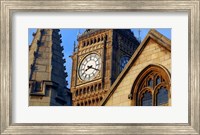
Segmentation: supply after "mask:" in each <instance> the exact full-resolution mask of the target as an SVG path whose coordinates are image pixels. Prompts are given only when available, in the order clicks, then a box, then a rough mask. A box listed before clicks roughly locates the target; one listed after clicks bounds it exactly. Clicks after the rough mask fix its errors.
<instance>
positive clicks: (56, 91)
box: [29, 29, 72, 106]
mask: <svg viewBox="0 0 200 135" xmlns="http://www.w3.org/2000/svg"><path fill="white" fill-rule="evenodd" d="M59 31H60V30H59V29H37V32H36V33H33V36H34V39H33V41H32V43H31V45H29V106H60V105H71V104H72V103H71V92H70V89H68V88H67V82H66V79H65V78H66V77H67V73H66V72H65V66H64V63H65V62H66V61H65V59H64V58H63V57H64V54H63V53H62V51H63V50H64V48H63V46H61V43H62V40H61V34H59Z"/></svg>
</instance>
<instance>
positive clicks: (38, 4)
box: [0, 0, 200, 134]
mask: <svg viewBox="0 0 200 135" xmlns="http://www.w3.org/2000/svg"><path fill="white" fill-rule="evenodd" d="M0 1H1V36H0V40H1V44H0V63H1V64H0V106H1V108H0V123H1V126H0V131H1V134H200V117H199V114H200V102H199V101H200V97H199V96H200V94H199V91H200V87H199V86H200V44H199V38H200V36H199V10H200V6H199V3H200V0H187V1H185V0H141V1H138V0H121V1H119V0H112V1H106V0H104V1H101V0H92V1H86V0H80V1H76V0H74V1H72V0H56V1H55V0H0ZM47 11H48V12H69V11H70V12H77V11H81V12H85V11H87V12H105V11H108V12H109V11H112V12H126V11H128V12H187V13H188V15H189V16H188V18H189V20H188V21H189V22H188V24H189V25H188V30H189V33H188V37H189V39H188V41H189V42H188V45H189V47H188V48H189V49H188V54H189V55H188V61H189V67H188V69H189V71H188V77H189V78H188V80H189V82H188V84H189V85H188V93H189V97H188V99H189V100H188V106H189V107H188V123H172V124H170V123H165V124H159V123H155V124H153V123H148V124H145V123H137V124H136V123H132V124H131V123H127V124H124V123H123V124H122V123H112V124H108V123H101V124H100V123H99V124H98V123H96V124H94V123H83V124H74V123H70V124H61V123H57V124H53V123H46V124H45V123H39V124H38V123H37V124H36V123H31V124H25V123H18V124H17V123H13V122H12V115H13V114H12V100H13V99H12V97H11V95H12V83H13V82H12V68H13V67H12V62H13V60H12V52H13V50H12V33H13V29H12V19H13V13H15V12H47Z"/></svg>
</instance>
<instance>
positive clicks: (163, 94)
mask: <svg viewBox="0 0 200 135" xmlns="http://www.w3.org/2000/svg"><path fill="white" fill-rule="evenodd" d="M166 103H168V90H167V89H165V88H163V87H161V89H159V90H158V94H157V105H162V104H166Z"/></svg>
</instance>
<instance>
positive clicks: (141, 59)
mask: <svg viewBox="0 0 200 135" xmlns="http://www.w3.org/2000/svg"><path fill="white" fill-rule="evenodd" d="M149 64H160V65H163V66H165V67H166V68H167V69H168V70H169V71H171V70H170V69H171V43H170V41H169V40H168V39H166V38H165V37H164V36H163V35H161V34H159V33H158V32H156V31H155V30H151V31H150V32H149V33H148V34H147V36H146V38H145V39H144V40H143V42H142V43H141V44H140V46H139V47H138V49H137V50H136V52H135V53H134V54H133V56H132V58H131V59H130V61H129V62H128V64H127V65H126V67H125V68H124V70H123V71H122V72H121V73H120V75H119V76H118V78H117V79H116V81H115V82H114V83H113V85H112V87H111V89H110V91H109V92H108V94H107V95H106V97H105V98H104V100H103V101H102V102H101V105H130V101H131V100H129V99H128V95H129V93H130V91H131V88H132V85H133V83H134V81H135V78H136V77H137V75H138V74H139V73H140V72H141V71H142V70H143V69H144V68H145V67H146V66H148V65H149Z"/></svg>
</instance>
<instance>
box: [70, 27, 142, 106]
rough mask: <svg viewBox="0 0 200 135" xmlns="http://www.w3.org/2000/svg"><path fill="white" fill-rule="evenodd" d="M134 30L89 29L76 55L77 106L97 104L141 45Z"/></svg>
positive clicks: (73, 81) (74, 84)
mask: <svg viewBox="0 0 200 135" xmlns="http://www.w3.org/2000/svg"><path fill="white" fill-rule="evenodd" d="M138 45H139V42H138V41H137V40H136V38H135V37H134V34H133V33H132V32H131V30H130V29H86V31H85V32H84V33H83V34H82V35H80V36H79V37H78V46H77V49H76V50H75V51H74V53H73V55H72V56H71V57H72V60H73V64H72V75H71V92H72V102H73V105H74V106H97V105H98V104H99V102H100V101H101V100H102V99H103V98H104V96H105V94H106V92H107V91H108V90H109V89H110V87H111V85H112V83H113V82H114V81H115V79H116V78H117V76H118V75H119V73H120V72H121V71H122V70H123V68H124V66H125V65H126V63H127V62H128V60H129V59H130V57H131V56H132V54H133V53H134V51H135V50H136V48H137V47H138Z"/></svg>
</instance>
